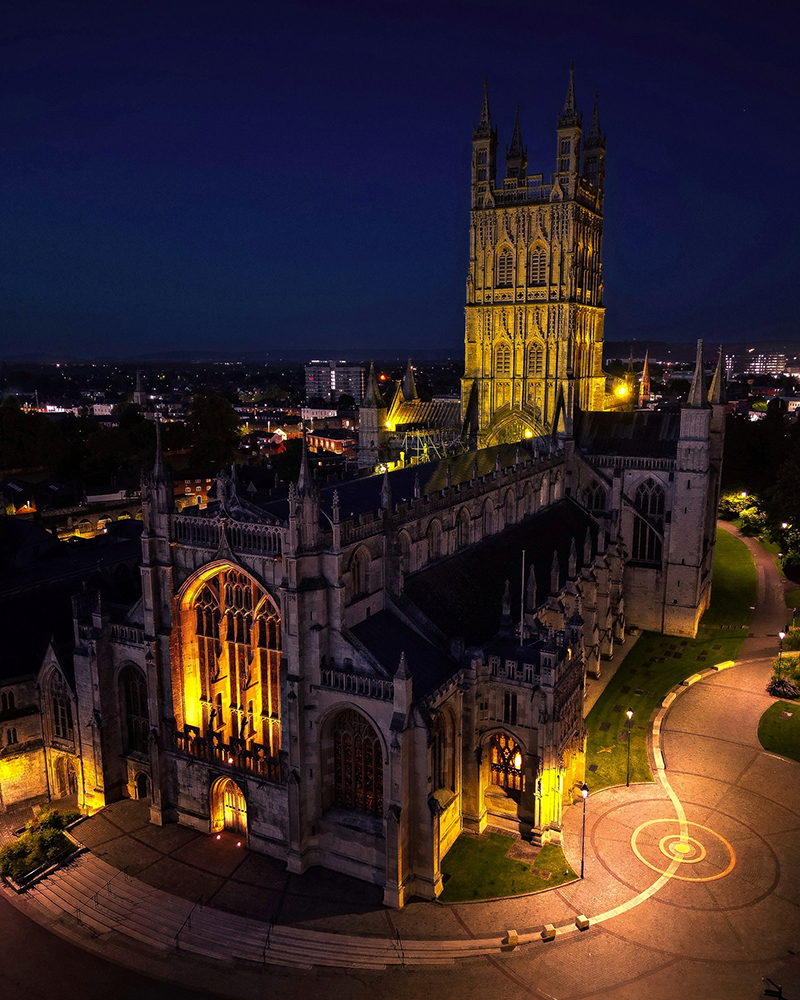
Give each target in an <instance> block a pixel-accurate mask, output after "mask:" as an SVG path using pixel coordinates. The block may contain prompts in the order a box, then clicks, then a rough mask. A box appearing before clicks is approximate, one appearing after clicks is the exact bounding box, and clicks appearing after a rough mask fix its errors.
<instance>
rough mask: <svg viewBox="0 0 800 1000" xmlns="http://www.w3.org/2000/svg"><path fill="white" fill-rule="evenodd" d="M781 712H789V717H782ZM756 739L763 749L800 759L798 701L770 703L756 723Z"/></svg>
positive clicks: (799, 709)
mask: <svg viewBox="0 0 800 1000" xmlns="http://www.w3.org/2000/svg"><path fill="white" fill-rule="evenodd" d="M783 712H791V718H789V719H782V718H781V713H783ZM758 739H759V741H760V743H761V746H762V747H763V748H764V749H765V750H769V751H770V752H771V753H779V754H781V756H783V757H791V759H792V760H797V761H800V702H796V701H776V702H775V704H774V705H770V707H769V708H768V709H767V710H766V712H764V714H763V715H762V716H761V721H760V722H759V724H758Z"/></svg>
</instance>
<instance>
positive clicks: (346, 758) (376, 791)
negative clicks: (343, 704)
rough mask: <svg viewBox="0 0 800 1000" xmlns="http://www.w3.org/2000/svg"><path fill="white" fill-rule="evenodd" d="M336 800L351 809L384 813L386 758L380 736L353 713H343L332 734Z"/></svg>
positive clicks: (337, 719)
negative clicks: (384, 761) (384, 764)
mask: <svg viewBox="0 0 800 1000" xmlns="http://www.w3.org/2000/svg"><path fill="white" fill-rule="evenodd" d="M333 760H334V799H335V801H336V803H337V804H338V805H340V806H345V807H347V808H348V809H364V810H366V811H367V812H373V813H377V814H378V815H382V813H383V754H382V752H381V742H380V739H379V738H378V734H377V733H376V732H375V730H374V729H373V728H372V726H371V725H370V723H369V722H368V721H367V720H366V719H365V718H364V716H363V715H360V714H359V713H358V712H356V711H354V710H353V709H348V710H347V711H344V712H342V713H341V714H340V715H339V716H338V717H337V718H336V721H335V724H334V730H333Z"/></svg>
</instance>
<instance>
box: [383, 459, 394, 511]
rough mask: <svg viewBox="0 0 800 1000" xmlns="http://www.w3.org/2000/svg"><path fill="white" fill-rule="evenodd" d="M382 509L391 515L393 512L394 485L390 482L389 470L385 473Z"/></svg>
mask: <svg viewBox="0 0 800 1000" xmlns="http://www.w3.org/2000/svg"><path fill="white" fill-rule="evenodd" d="M381 509H382V510H385V511H388V512H389V513H390V514H391V512H392V484H391V482H390V481H389V470H388V469H387V470H386V471H385V472H384V474H383V482H382V483H381Z"/></svg>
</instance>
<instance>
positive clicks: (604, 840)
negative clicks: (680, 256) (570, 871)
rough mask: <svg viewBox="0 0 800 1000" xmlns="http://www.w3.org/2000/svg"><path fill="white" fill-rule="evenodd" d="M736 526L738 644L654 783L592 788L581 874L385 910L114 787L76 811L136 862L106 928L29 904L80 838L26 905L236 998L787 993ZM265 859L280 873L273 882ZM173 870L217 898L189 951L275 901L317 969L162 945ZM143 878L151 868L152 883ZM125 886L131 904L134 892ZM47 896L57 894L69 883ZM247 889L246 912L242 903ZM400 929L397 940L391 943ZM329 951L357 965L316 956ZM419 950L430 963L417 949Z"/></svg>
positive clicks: (701, 687) (180, 907)
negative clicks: (504, 943) (553, 928)
mask: <svg viewBox="0 0 800 1000" xmlns="http://www.w3.org/2000/svg"><path fill="white" fill-rule="evenodd" d="M748 544H749V546H750V548H751V550H752V551H753V553H754V556H755V558H756V565H757V568H758V579H759V599H758V604H757V608H756V612H755V614H754V618H753V624H752V628H751V636H750V637H749V638H748V639H746V640H745V644H744V646H743V649H742V656H741V660H740V661H739V662H738V664H737V666H736V667H735V668H734V669H731V670H728V671H725V672H723V673H719V674H714V675H712V676H708V677H705V678H704V679H702V680H701V681H700V682H699V683H696V684H694V685H693V686H691V687H689V688H688V689H686V690H685V692H683V693H682V694H681V695H680V697H678V698H677V700H676V701H675V702H674V704H673V705H672V706H671V708H670V710H669V713H668V714H667V715H666V717H665V719H664V720H663V722H662V725H661V727H660V730H661V731H660V737H659V738H660V747H661V749H662V751H663V756H664V761H665V770H664V771H663V774H662V777H663V778H664V781H663V783H657V784H648V785H635V786H633V787H631V788H630V789H626V788H612V789H605V790H603V791H601V792H598V793H596V794H595V795H593V796H591V797H590V799H589V803H588V808H587V844H586V860H587V877H586V879H585V880H584V881H583V882H578V883H574V884H572V885H570V886H567V887H564V888H561V889H558V890H554V891H550V892H547V893H543V894H540V895H538V896H533V897H530V896H528V897H521V898H519V899H511V900H502V901H499V902H496V903H492V902H486V903H476V904H461V905H458V906H444V905H441V904H422V903H420V904H412V905H411V906H409V907H407V908H406V909H405V910H403V911H400V912H395V911H391V912H390V911H387V910H384V909H382V908H381V907H380V906H379V905H377V904H376V903H374V902H373V901H372V900H371V898H370V896H369V893H364V892H363V891H362V893H361V895H360V896H358V895H357V896H348V894H347V893H348V891H349V887H348V885H347V884H346V882H338V883H337V881H336V878H335V877H333V876H323V878H327V877H330V879H331V882H330V884H328V885H325V884H321V885H317V886H316V888H315V890H314V892H305V891H304V883H303V880H302V879H300V880H295V881H294V882H293V881H292V879H291V878H290V877H288V876H286V875H285V874H283V873H281V872H280V871H279V870H277V868H276V871H275V873H272V872H271V869H270V868H269V865H267V867H264V865H263V862H264V861H265V860H266V859H257V856H255V855H250V854H247V853H244V852H241V851H239V850H238V849H237V848H236V847H235V844H234V843H231V842H230V841H229V842H227V843H225V844H220V845H219V850H218V852H217V854H216V855H213V853H212V854H209V850H210V849H213V847H214V842H212V841H211V840H210V839H209V838H207V837H198V836H197V835H196V834H193V833H192V831H183V830H182V829H181V828H176V827H169V828H164V831H167V833H166V834H164V831H157V833H158V834H159V835H166V836H169V837H171V838H173V840H172V842H171V843H167V842H166V841H160V840H159V839H158V836H157V834H156V831H155V828H142V827H141V825H140V824H139V822H138V820H137V818H136V815H135V810H133V809H131V807H132V806H133V805H134V804H120V808H118V809H117V811H116V812H114V813H112V812H111V811H108V815H105V814H103V815H104V816H105V818H104V819H103V823H105V824H107V826H106V828H105V829H104V827H103V826H102V825H101V824H99V823H97V821H96V820H95V819H93V820H92V821H91V824H94V826H93V827H90V825H89V824H86V829H90V828H91V829H93V830H94V831H95V832H96V842H95V843H94V844H93V845H92V846H93V849H94V852H95V854H98V853H99V852H101V851H105V852H106V862H107V861H109V860H112V861H113V860H115V852H120V853H121V854H122V855H123V856H124V857H125V858H126V859H127V860H129V861H130V860H132V861H133V863H134V865H135V866H136V867H137V868H138V871H139V874H138V877H137V878H136V879H133V880H131V882H130V884H128V883H127V882H126V880H125V879H124V878H123V880H122V883H118V889H119V893H120V898H123V899H124V898H127V899H128V902H127V903H123V904H122V905H121V906H120V905H116V906H115V905H113V904H114V901H113V900H107V901H106V905H105V907H104V908H105V912H106V917H107V918H108V915H109V913H111V914H113V919H115V920H116V921H117V924H116V927H117V929H116V930H114V931H109V930H108V929H103V926H102V919H100V917H99V916H98V914H94V916H95V917H96V918H97V919H98V926H95V927H92V926H87V924H86V923H84V924H83V926H82V927H79V926H78V925H77V924H76V923H75V920H74V917H73V916H64V915H63V912H62V915H58V914H57V913H55V912H52V911H51V912H50V913H49V915H48V911H46V910H45V909H44V907H45V906H47V904H48V903H50V904H51V905H52V904H53V903H54V899H53V897H52V892H54V891H55V890H54V889H52V890H51V889H47V888H46V887H47V885H48V883H50V885H51V886H59V885H60V886H61V891H62V892H63V893H67V892H73V893H80V892H83V893H84V897H85V898H86V899H89V897H88V896H87V895H86V888H85V885H84V886H83V888H82V887H81V879H82V878H83V877H84V875H85V876H86V877H89V875H90V874H91V872H90V869H92V871H93V873H94V874H93V877H94V878H96V879H101V878H102V875H101V873H100V869H99V868H98V866H102V865H104V864H105V863H106V862H104V861H103V860H100V859H97V858H95V859H94V860H92V859H91V856H87V859H86V860H85V861H81V862H79V865H78V866H77V868H78V871H80V872H81V874H80V877H79V878H78V881H77V883H76V882H75V881H74V877H73V876H71V875H70V874H69V872H67V873H66V874H62V873H59V875H58V876H57V878H55V879H52V880H47V881H46V882H44V883H42V891H41V892H39V890H35V891H34V893H33V894H32V896H33V898H34V899H35V898H36V897H37V895H38V896H39V905H40V906H41V907H42V909H41V910H40V911H39V913H38V914H37V916H38V918H39V919H40V920H44V921H45V922H51V923H52V926H53V927H54V929H56V930H57V931H58V932H59V933H61V934H64V935H68V936H71V937H72V938H73V939H74V940H78V941H80V943H81V944H82V945H83V946H84V947H87V948H89V949H102V950H103V953H104V954H106V955H108V956H110V957H112V958H113V960H114V961H118V962H120V963H122V964H131V962H134V964H136V965H137V966H138V967H140V968H146V969H147V970H148V971H152V972H153V973H154V974H155V975H157V976H162V977H165V978H174V979H175V980H176V981H180V982H183V983H186V984H195V985H197V986H198V987H202V988H205V989H209V990H212V991H216V992H219V993H220V994H222V995H235V996H237V997H241V996H250V995H251V994H252V995H253V996H256V995H259V993H262V994H263V989H264V985H265V984H264V977H265V976H268V977H269V988H270V989H271V990H272V989H276V988H279V989H281V990H282V992H283V993H284V994H285V995H286V996H288V997H294V996H300V995H305V994H306V993H307V991H308V989H309V988H310V987H311V988H313V984H314V983H317V982H320V981H323V980H324V982H325V984H326V987H325V988H326V992H328V993H329V994H332V995H334V996H347V997H351V996H352V997H360V996H362V995H364V996H366V995H367V994H369V995H373V994H374V993H375V992H376V991H377V990H379V991H380V992H381V993H382V994H383V995H384V996H386V997H400V996H408V995H413V994H415V993H416V992H422V991H423V990H424V991H429V990H433V989H436V990H438V991H439V992H440V994H441V995H442V996H452V995H455V993H456V992H457V993H458V995H459V996H461V997H471V996H476V997H477V996H481V997H485V996H486V991H487V989H489V988H491V989H492V990H493V992H500V993H501V994H502V995H503V996H508V997H531V996H532V997H556V998H558V1000H562V998H563V1000H572V998H574V1000H578V998H590V997H601V996H606V997H608V996H613V997H614V998H620V1000H626V998H628V997H630V998H633V997H634V996H635V997H637V998H639V997H641V994H642V992H643V991H646V992H647V994H648V997H649V998H652V1000H660V998H664V1000H667V998H674V997H680V998H682V997H684V996H687V997H688V996H691V997H708V998H709V1000H715V998H723V997H724V998H726V1000H727V998H733V1000H737V998H739V997H741V998H746V997H747V998H749V997H756V996H760V995H761V991H762V986H763V983H762V977H763V976H764V975H768V976H770V977H771V978H772V979H774V980H775V981H777V982H782V983H783V986H784V989H785V992H786V996H787V997H788V998H789V1000H791V998H792V997H793V996H797V997H800V958H799V957H798V956H800V872H798V868H797V864H796V859H797V855H798V848H799V847H800V783H798V781H797V777H798V774H799V773H800V772H798V765H797V764H794V763H792V762H789V761H786V760H784V759H782V758H779V757H776V756H774V755H772V754H768V753H766V752H765V751H763V750H762V749H761V748H760V746H759V744H758V739H757V725H758V720H759V718H760V716H761V714H762V713H763V711H764V710H765V708H766V707H767V706H768V705H769V704H770V703H771V701H772V699H771V698H769V697H768V696H767V695H766V693H765V690H764V688H765V684H766V681H767V679H768V677H769V673H770V663H771V659H772V657H773V656H774V653H775V647H776V638H775V636H776V633H777V631H778V630H779V628H780V627H781V626H782V625H783V624H784V623H785V616H786V610H785V607H784V603H783V584H782V581H781V579H780V577H779V575H778V574H777V572H776V570H775V567H774V565H773V563H772V560H771V559H770V558H769V557H768V556H767V555H766V553H764V552H763V550H762V549H761V547H760V546H758V544H757V543H753V542H750V543H748ZM123 806H124V807H125V808H122V807H123ZM125 809H127V810H128V811H127V812H126V811H125ZM97 819H100V817H98V818H97ZM580 820H581V812H580V807H579V806H576V807H574V808H573V809H571V810H569V812H568V815H567V819H566V825H565V848H566V851H567V854H568V856H570V858H571V859H572V861H573V864H575V863H576V861H577V862H578V863H579V857H580ZM114 824H116V826H117V829H116V830H115V829H114ZM126 825H127V826H129V829H128V830H126V829H125V827H126ZM79 829H82V828H79ZM148 838H149V840H148ZM115 845H116V846H115ZM131 850H132V851H133V853H131ZM254 858H256V859H257V860H252V859H254ZM109 870H111V869H109ZM148 873H149V874H148ZM272 874H276V875H277V876H280V879H279V881H277V882H274V883H271V882H270V881H269V879H270V878H271V877H272ZM181 875H183V877H184V878H185V885H184V889H183V893H182V894H183V895H191V893H192V892H196V891H197V883H200V882H202V883H203V884H204V886H205V885H208V886H209V887H210V888H211V892H212V895H213V897H214V898H213V899H212V900H211V904H212V906H211V907H209V908H207V913H206V915H205V916H204V917H203V920H205V921H206V924H205V925H204V924H203V922H202V921H201V922H199V924H198V927H197V928H196V930H197V931H198V933H195V932H194V931H193V932H191V933H190V934H188V935H187V945H189V944H191V945H192V947H193V950H197V951H202V950H203V949H204V948H205V950H206V951H207V952H208V953H209V954H214V952H215V951H216V950H217V949H216V948H215V947H212V944H213V942H214V941H215V940H217V938H218V936H220V935H221V938H222V948H221V949H220V954H221V955H222V956H226V957H228V958H232V957H233V955H234V954H235V953H236V952H235V949H234V948H233V947H232V946H231V945H230V943H229V942H230V940H233V938H235V937H236V928H237V927H238V928H241V927H243V926H244V925H243V924H241V923H238V924H237V921H247V920H249V921H251V923H249V924H247V926H248V927H250V926H251V924H254V925H256V926H258V924H259V920H258V918H259V917H262V918H263V917H265V916H267V913H266V910H265V911H264V912H258V911H259V909H260V908H264V907H272V913H274V914H277V916H278V921H279V924H278V925H277V926H276V930H274V931H273V934H276V939H281V940H282V941H283V942H284V943H286V942H290V943H291V942H292V941H294V942H295V944H296V943H297V942H298V941H302V942H304V945H303V947H302V948H300V949H299V950H297V949H296V950H295V952H294V954H293V955H290V954H288V953H284V954H283V955H282V957H281V956H275V959H276V960H281V961H287V962H288V961H294V962H296V963H297V964H299V965H302V964H303V957H305V958H306V959H307V960H308V962H313V961H315V960H319V961H321V962H323V963H325V964H327V966H328V968H326V969H322V968H320V969H310V970H306V969H303V968H295V969H291V970H287V969H280V968H275V967H272V968H269V970H268V971H266V972H265V971H263V969H259V968H258V967H257V965H256V963H255V961H250V962H248V963H247V964H246V965H242V966H241V967H238V966H237V969H236V971H235V973H234V972H232V971H231V970H224V969H221V968H219V967H218V966H209V965H204V966H200V965H198V960H197V959H195V958H190V957H186V956H185V954H184V953H183V952H180V953H178V954H177V955H176V954H175V952H174V950H172V951H170V950H169V949H168V947H167V945H166V944H165V941H166V938H167V936H168V933H169V930H170V928H171V927H172V924H171V923H170V922H169V921H173V922H175V921H182V920H185V918H186V915H187V914H188V911H189V910H190V909H191V904H190V903H187V902H186V901H185V900H183V899H176V898H175V897H176V896H177V895H180V894H181V893H179V892H178V888H179V887H178V886H177V883H176V879H178V878H179V877H180V876H181ZM70 878H73V885H72V887H71V888H70V886H69V885H68V884H67V883H68V880H69V879H70ZM303 878H305V876H304V877H303ZM148 879H149V881H150V882H151V883H154V884H151V885H149V886H148V884H147V880H148ZM212 879H216V882H213V883H212ZM165 882H166V883H167V884H169V885H170V888H171V889H172V890H173V893H174V895H173V896H171V897H170V900H171V902H168V901H164V900H161V901H158V902H157V905H154V904H153V899H154V895H153V894H157V893H159V892H162V890H161V889H159V888H157V886H158V885H159V884H160V885H163V884H164V883H165ZM100 884H101V883H100V882H98V885H100ZM126 886H127V888H126ZM362 888H363V887H362ZM113 891H114V892H115V893H116V892H117V888H115V889H114V890H113ZM47 892H51V896H50V897H47V895H46V894H47ZM137 893H138V894H139V896H140V897H141V899H140V900H139V902H135V901H134V897H135V896H136V894H137ZM136 898H139V897H136ZM62 901H63V902H64V906H65V907H68V905H69V904H68V902H67V901H66V896H63V897H62ZM322 902H324V903H325V905H321V904H322ZM108 904H111V905H110V906H109V905H108ZM22 905H23V906H28V907H30V906H31V903H30V902H28V903H24V902H23V903H22ZM170 907H171V910H170ZM248 907H249V908H251V909H253V910H254V911H255V912H254V913H253V915H252V916H250V917H248V916H247V912H246V911H247V908H248ZM102 908H103V906H102V905H101V906H100V908H99V909H102ZM137 909H138V911H139V913H140V917H136V916H135V912H136V911H137ZM150 910H152V914H151V916H147V914H148V912H149V911H150ZM232 910H237V911H238V914H235V913H232V912H231V911H232ZM243 910H244V911H245V912H244V913H243V912H242V911H243ZM168 911H169V913H170V914H171V915H170V916H169V919H167V917H166V916H164V915H165V914H167V913H168ZM579 913H586V914H587V915H589V916H590V917H593V918H598V917H600V918H602V919H601V921H600V922H599V923H595V925H594V926H592V927H591V928H590V929H589V930H588V931H586V932H584V933H580V932H578V931H577V930H572V929H571V928H572V927H573V926H574V925H573V921H574V918H575V916H576V915H577V914H579ZM158 914H161V921H162V922H161V933H162V935H163V939H162V940H161V941H160V942H159V941H156V940H147V935H148V934H149V933H150V932H149V931H148V932H147V933H144V932H143V931H142V925H138V926H139V931H140V936H144V937H145V939H146V940H144V941H139V942H138V943H134V944H133V948H134V949H136V950H135V951H131V947H132V943H131V941H130V937H129V936H128V937H126V938H124V939H123V938H122V937H121V935H120V933H119V926H120V924H121V923H126V924H127V925H128V926H127V931H126V933H127V934H130V931H131V929H133V931H134V933H135V931H136V926H137V925H136V919H141V920H145V921H146V920H151V921H155V920H156V917H157V915H158ZM109 919H110V918H109ZM550 922H552V923H554V924H556V925H559V926H560V933H559V934H558V936H557V938H556V940H555V941H554V942H551V943H547V944H545V943H543V942H542V941H541V939H540V937H539V930H540V928H541V926H542V924H544V923H550ZM264 926H265V925H264V924H263V922H262V923H261V929H262V930H263V929H264ZM510 926H513V927H516V929H518V930H519V931H520V932H521V934H522V939H523V942H524V943H523V945H522V946H521V947H519V948H517V949H516V950H514V951H513V952H505V953H504V952H503V951H502V950H501V948H500V936H501V935H502V933H503V932H504V930H505V929H506V928H508V927H510ZM398 930H399V931H400V934H401V941H402V944H403V951H402V952H401V951H398V949H397V948H396V946H395V942H396V932H397V931H398ZM332 934H335V935H339V937H338V938H335V939H332V938H331V937H330V935H332ZM356 935H360V936H361V937H360V939H359V937H356ZM238 940H239V944H240V946H241V948H245V947H246V946H247V942H246V939H245V937H243V936H242V935H239V939H238ZM332 942H333V944H332ZM250 947H251V948H252V947H254V945H253V944H251V945H250ZM303 948H304V949H305V954H304V955H303V954H301V952H302V951H303ZM240 953H241V952H240ZM332 954H334V955H336V954H338V957H339V958H340V959H343V960H344V961H346V962H348V963H350V964H352V965H354V966H360V967H361V970H360V971H358V972H350V973H346V972H344V971H339V970H334V969H332V968H330V965H331V964H332V958H331V956H332ZM250 957H251V959H252V955H251V956H250ZM426 958H427V959H430V960H433V961H437V962H443V963H444V965H442V966H436V965H431V964H430V962H428V961H426ZM404 959H405V961H406V965H405V967H402V963H403V961H404ZM383 967H385V968H383ZM320 977H322V979H321V978H320ZM793 987H795V988H796V989H795V990H794V992H792V988H793Z"/></svg>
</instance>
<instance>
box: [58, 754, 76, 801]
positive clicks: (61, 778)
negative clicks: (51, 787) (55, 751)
mask: <svg viewBox="0 0 800 1000" xmlns="http://www.w3.org/2000/svg"><path fill="white" fill-rule="evenodd" d="M77 794H78V776H77V774H76V773H75V765H74V764H73V763H72V761H71V760H70V759H69V757H59V758H58V760H57V761H56V782H55V795H56V798H58V799H63V798H66V797H67V796H69V795H77Z"/></svg>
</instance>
